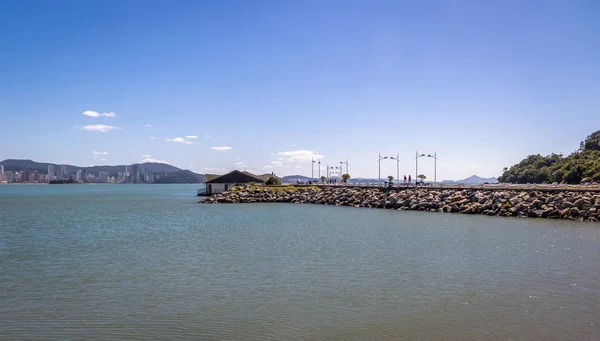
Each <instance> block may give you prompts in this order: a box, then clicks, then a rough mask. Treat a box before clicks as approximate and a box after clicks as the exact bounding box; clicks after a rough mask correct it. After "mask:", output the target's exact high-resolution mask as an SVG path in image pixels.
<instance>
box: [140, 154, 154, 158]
mask: <svg viewBox="0 0 600 341" xmlns="http://www.w3.org/2000/svg"><path fill="white" fill-rule="evenodd" d="M140 156H141V157H143V158H144V159H147V158H149V157H150V156H152V155H150V154H142V155H140Z"/></svg>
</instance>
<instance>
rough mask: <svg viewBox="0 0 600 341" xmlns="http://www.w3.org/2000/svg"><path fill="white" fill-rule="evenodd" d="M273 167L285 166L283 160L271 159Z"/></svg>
mask: <svg viewBox="0 0 600 341" xmlns="http://www.w3.org/2000/svg"><path fill="white" fill-rule="evenodd" d="M271 164H272V165H273V167H283V162H281V161H271Z"/></svg>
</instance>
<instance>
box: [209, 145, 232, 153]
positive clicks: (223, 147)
mask: <svg viewBox="0 0 600 341" xmlns="http://www.w3.org/2000/svg"><path fill="white" fill-rule="evenodd" d="M210 149H212V150H216V151H218V152H226V151H228V150H231V149H232V148H231V147H227V146H222V147H210Z"/></svg>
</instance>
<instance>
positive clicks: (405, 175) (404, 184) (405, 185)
mask: <svg viewBox="0 0 600 341" xmlns="http://www.w3.org/2000/svg"><path fill="white" fill-rule="evenodd" d="M404 185H405V186H406V175H404Z"/></svg>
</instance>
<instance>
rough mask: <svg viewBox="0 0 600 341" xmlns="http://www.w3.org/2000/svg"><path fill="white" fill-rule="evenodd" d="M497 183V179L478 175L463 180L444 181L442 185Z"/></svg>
mask: <svg viewBox="0 0 600 341" xmlns="http://www.w3.org/2000/svg"><path fill="white" fill-rule="evenodd" d="M486 182H487V183H491V184H492V183H496V182H498V179H496V178H482V177H479V176H477V175H471V176H470V177H468V178H466V179H463V180H444V181H442V183H444V184H465V185H480V184H483V183H486Z"/></svg>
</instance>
